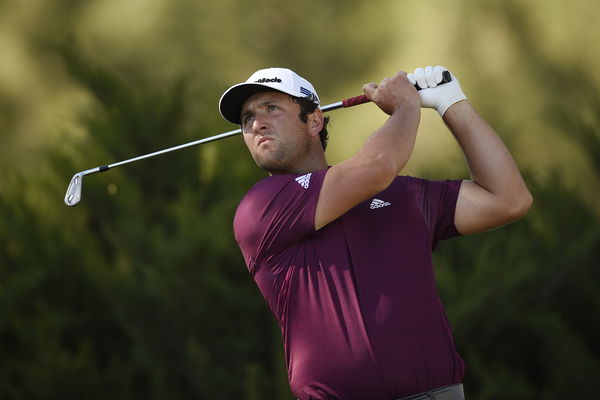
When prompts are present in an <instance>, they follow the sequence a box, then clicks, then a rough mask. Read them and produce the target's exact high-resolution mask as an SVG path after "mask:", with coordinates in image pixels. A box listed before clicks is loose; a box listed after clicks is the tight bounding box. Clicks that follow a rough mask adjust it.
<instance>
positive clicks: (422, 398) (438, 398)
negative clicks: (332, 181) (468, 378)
mask: <svg viewBox="0 0 600 400" xmlns="http://www.w3.org/2000/svg"><path fill="white" fill-rule="evenodd" d="M397 400H465V392H464V390H463V385H462V383H457V384H456V385H449V386H444V387H441V388H438V389H433V390H428V391H427V392H423V393H417V394H413V395H412V396H408V397H402V398H401V399H397Z"/></svg>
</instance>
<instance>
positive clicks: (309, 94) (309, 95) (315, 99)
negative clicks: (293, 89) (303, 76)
mask: <svg viewBox="0 0 600 400" xmlns="http://www.w3.org/2000/svg"><path fill="white" fill-rule="evenodd" d="M300 93H302V94H303V95H304V96H305V97H306V98H307V99H308V100H310V101H312V102H313V103H318V102H319V100H318V97H317V95H316V94H314V93H313V92H311V91H310V90H308V89H306V88H304V87H302V86H300Z"/></svg>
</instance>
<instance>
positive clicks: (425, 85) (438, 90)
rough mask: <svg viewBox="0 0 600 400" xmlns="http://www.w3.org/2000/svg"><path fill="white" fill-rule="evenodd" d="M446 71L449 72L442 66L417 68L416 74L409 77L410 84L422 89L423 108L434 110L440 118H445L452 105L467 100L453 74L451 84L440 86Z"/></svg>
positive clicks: (420, 92)
mask: <svg viewBox="0 0 600 400" xmlns="http://www.w3.org/2000/svg"><path fill="white" fill-rule="evenodd" d="M444 71H447V69H446V68H445V67H442V66H440V65H438V66H437V67H435V68H434V67H431V66H427V67H425V68H417V69H415V72H413V73H412V74H408V76H407V77H408V80H409V81H410V83H412V84H413V85H418V86H419V88H421V89H422V90H420V91H419V96H421V107H426V108H433V109H435V110H436V111H437V112H438V113H439V114H440V116H444V113H445V112H446V110H448V108H449V107H450V106H451V105H452V104H454V103H456V102H459V101H461V100H465V99H466V98H467V96H465V94H464V93H463V91H462V89H461V88H460V84H459V83H458V79H456V77H455V76H454V75H452V74H450V75H451V76H452V80H451V81H450V82H448V83H444V84H443V85H439V86H438V84H439V83H440V82H441V81H442V73H443V72H444Z"/></svg>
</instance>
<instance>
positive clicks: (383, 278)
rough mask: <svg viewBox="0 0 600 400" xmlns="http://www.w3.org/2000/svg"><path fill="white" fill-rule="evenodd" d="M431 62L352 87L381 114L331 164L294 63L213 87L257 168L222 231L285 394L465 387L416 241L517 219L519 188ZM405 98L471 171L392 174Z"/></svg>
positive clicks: (406, 141)
mask: <svg viewBox="0 0 600 400" xmlns="http://www.w3.org/2000/svg"><path fill="white" fill-rule="evenodd" d="M444 70H445V68H443V67H435V68H432V67H427V68H425V69H422V68H418V69H417V70H415V72H414V73H413V74H406V73H404V72H399V73H398V74H396V75H395V76H394V77H391V78H385V79H383V81H382V82H381V83H380V84H379V85H377V84H375V83H369V84H366V85H364V86H363V91H364V93H365V94H366V96H367V97H368V98H369V99H370V100H371V101H372V102H374V103H375V104H376V105H377V106H378V107H379V108H380V109H381V110H382V111H384V112H385V113H386V114H388V115H389V119H388V120H387V121H386V122H385V124H383V126H381V127H380V128H379V129H378V130H377V131H375V132H374V133H373V134H372V135H371V136H370V137H369V138H368V139H367V141H366V142H365V143H364V144H363V146H362V147H361V148H360V149H359V151H358V152H357V153H356V154H355V155H354V156H352V157H350V158H349V159H347V160H345V161H342V162H340V163H339V164H336V165H334V166H331V167H329V166H328V164H327V161H326V158H325V154H324V148H325V144H326V136H327V130H326V127H325V126H326V123H327V120H326V119H325V118H324V117H323V115H322V113H321V111H320V109H319V108H318V107H317V106H318V104H319V97H318V96H317V93H316V91H315V89H314V88H313V86H312V85H311V84H310V83H309V82H308V81H306V80H305V79H303V78H301V77H300V76H298V75H297V74H295V73H294V72H292V71H290V70H288V69H282V68H271V69H265V70H260V71H257V72H256V73H255V74H253V75H252V76H251V77H250V78H249V79H248V80H247V81H246V82H245V83H241V84H239V85H235V86H233V87H231V88H230V89H228V90H227V91H226V92H225V93H224V95H223V96H222V97H221V101H220V105H219V106H220V111H221V114H222V115H223V117H224V118H225V119H227V120H229V121H231V122H233V123H236V124H240V125H241V127H242V134H243V137H244V141H245V143H246V145H247V147H248V149H249V150H250V153H251V154H252V157H253V158H254V160H255V161H256V163H257V164H258V165H259V166H260V167H261V168H263V169H265V170H266V171H267V172H269V174H270V176H269V177H267V178H265V179H263V180H261V181H260V182H258V183H257V184H256V185H255V186H254V187H253V188H252V189H250V191H249V192H248V193H247V195H246V196H245V197H244V198H243V199H242V201H241V202H240V204H239V206H238V209H237V212H236V216H235V219H234V231H235V237H236V240H237V242H238V244H239V246H240V249H241V251H242V254H243V256H244V259H245V261H246V264H247V267H248V269H249V271H250V274H251V275H252V277H253V278H254V280H255V281H256V283H257V285H258V287H259V289H260V291H261V292H262V294H263V296H264V297H265V300H266V301H267V303H268V306H269V308H270V310H271V311H272V312H273V314H274V315H275V317H276V319H277V322H278V323H279V325H280V327H281V332H282V335H283V344H284V349H285V356H286V363H287V368H288V377H289V382H290V386H291V389H292V392H293V393H294V394H295V395H296V396H297V397H298V398H300V399H303V400H304V399H349V400H352V399H369V400H377V399H386V400H387V399H401V398H411V399H413V398H430V397H426V396H428V394H431V395H434V394H435V395H436V396H437V397H435V398H437V399H438V400H440V399H441V400H444V399H448V400H450V399H463V398H464V395H463V393H462V385H461V381H462V378H463V373H464V365H463V362H462V360H461V358H460V356H459V355H458V353H457V352H456V350H455V348H454V341H453V337H452V332H451V329H450V326H449V323H448V321H447V319H446V316H445V313H444V309H443V306H442V304H441V302H440V299H439V297H438V295H437V291H436V288H435V282H434V274H433V266H432V261H431V252H432V250H433V249H434V248H435V246H436V244H437V242H438V241H439V240H442V239H447V238H450V237H454V236H458V235H460V234H462V235H466V234H471V233H476V232H481V231H484V230H487V229H491V228H494V227H498V226H500V225H503V224H506V223H508V222H510V221H512V220H515V219H517V218H519V217H521V216H523V215H524V214H525V213H526V212H527V211H528V209H529V207H530V206H531V202H532V197H531V195H530V194H529V191H528V190H527V187H526V186H525V183H524V182H523V179H522V178H521V175H520V173H519V170H518V168H517V166H516V164H515V162H514V161H513V159H512V157H511V155H510V153H509V151H508V150H507V148H506V147H505V145H504V144H503V142H502V141H501V139H500V138H499V137H498V136H497V135H496V133H495V132H494V130H493V129H492V128H491V127H490V126H489V125H488V124H487V123H486V122H485V121H484V120H483V119H482V118H481V117H480V116H479V115H478V114H477V113H476V112H475V110H474V109H473V107H472V106H471V105H470V104H469V102H468V101H467V100H466V97H465V95H464V94H463V92H462V89H461V87H460V85H459V82H458V80H457V79H456V77H452V81H451V82H450V83H446V84H441V85H438V83H440V82H441V80H442V72H443V71H444ZM414 84H417V85H418V86H419V87H420V88H423V90H421V91H419V92H417V90H416V89H415V86H414ZM420 107H430V108H434V109H436V110H437V111H438V113H439V114H440V115H441V116H442V117H443V119H444V121H445V123H446V124H447V126H448V127H449V128H450V130H451V132H452V133H453V134H454V136H455V137H456V139H457V141H458V143H459V145H460V147H461V149H462V151H463V153H464V155H465V158H466V161H467V164H468V167H469V171H470V174H471V178H472V180H464V181H461V180H453V181H443V182H438V181H429V180H424V179H418V178H413V177H399V176H398V174H399V173H400V172H401V170H402V168H403V167H404V165H405V164H406V162H407V161H408V159H409V157H410V154H411V152H412V149H413V146H414V142H415V137H416V133H417V127H418V125H419V119H420ZM431 398H433V397H431Z"/></svg>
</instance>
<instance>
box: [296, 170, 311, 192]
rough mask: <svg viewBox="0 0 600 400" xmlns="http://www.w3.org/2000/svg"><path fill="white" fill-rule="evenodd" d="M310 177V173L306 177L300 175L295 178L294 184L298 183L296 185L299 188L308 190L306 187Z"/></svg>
mask: <svg viewBox="0 0 600 400" xmlns="http://www.w3.org/2000/svg"><path fill="white" fill-rule="evenodd" d="M311 175H312V172H311V173H308V174H306V175H302V176H299V177H297V178H296V179H295V180H296V182H298V184H299V185H300V186H302V187H303V188H304V189H308V186H309V185H310V176H311Z"/></svg>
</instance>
